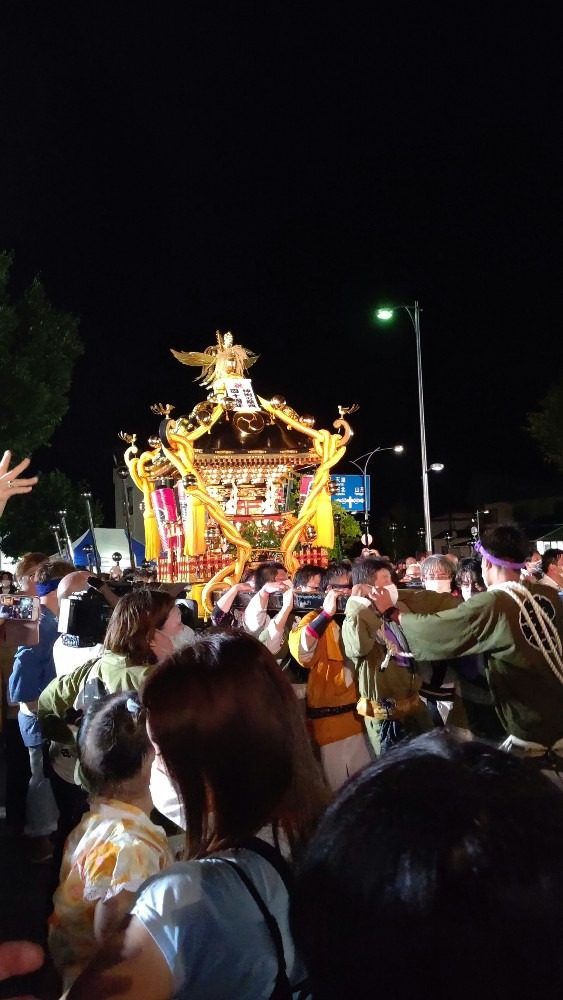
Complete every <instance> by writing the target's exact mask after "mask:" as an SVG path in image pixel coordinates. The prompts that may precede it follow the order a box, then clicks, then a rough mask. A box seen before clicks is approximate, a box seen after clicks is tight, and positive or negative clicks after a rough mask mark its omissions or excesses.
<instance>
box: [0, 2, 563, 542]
mask: <svg viewBox="0 0 563 1000" xmlns="http://www.w3.org/2000/svg"><path fill="white" fill-rule="evenodd" d="M448 8H449V13H445V12H444V11H445V10H446V5H442V4H435V5H432V4H425V5H418V6H417V8H416V9H413V8H412V7H411V6H410V5H409V6H407V5H406V4H401V3H394V4H391V5H386V6H385V8H384V7H383V5H381V4H374V3H369V4H368V3H366V4H354V3H346V4H331V5H328V4H325V5H320V4H315V3H310V4H300V5H291V4H284V5H283V6H282V5H276V4H264V3H261V4H258V3H242V2H238V3H236V4H235V3H232V4H213V3H190V4H189V5H188V4H183V5H180V4H178V5H173V4H166V3H164V4H160V5H158V6H154V7H153V8H151V9H150V10H149V11H148V12H143V11H142V9H141V5H128V4H123V5H120V4H112V5H110V4H103V3H102V4H80V3H79V4H77V3H76V0H73V2H72V3H70V2H59V3H50V4H49V3H47V4H37V5H27V4H21V3H13V4H11V5H10V4H7V5H5V6H4V8H3V13H2V15H1V17H0V33H1V38H2V41H1V45H2V52H1V65H2V75H3V87H2V112H1V121H2V126H1V136H2V155H1V157H0V182H1V189H2V193H3V198H2V208H1V216H0V223H1V224H0V233H1V236H0V244H1V246H2V247H3V248H5V249H13V250H14V251H15V255H16V256H15V260H16V263H15V269H14V292H17V291H18V289H19V288H21V287H22V286H23V285H24V284H26V283H28V282H29V281H30V280H31V279H32V277H33V276H34V275H35V274H36V273H40V274H41V276H42V278H43V281H44V282H45V285H46V287H47V290H48V293H49V295H50V297H51V299H52V300H53V301H54V303H55V304H56V305H58V306H60V307H63V308H65V309H69V310H71V311H72V312H73V313H75V314H77V315H78V316H79V317H80V319H81V326H80V334H81V337H82V339H83V341H84V342H85V345H86V351H85V354H84V356H83V357H82V358H80V359H79V361H78V362H77V365H76V369H75V378H74V385H73V389H72V392H71V403H70V408H69V412H68V414H67V416H66V417H65V419H64V421H63V423H62V424H61V427H60V429H59V430H58V431H57V433H56V435H55V438H54V440H53V446H52V448H51V449H49V450H48V452H42V453H41V454H40V455H39V456H37V460H36V464H40V465H41V467H42V468H43V469H44V470H45V471H47V470H48V469H49V468H52V467H54V466H57V467H59V468H61V469H62V470H63V471H65V472H67V473H68V474H69V475H71V476H73V477H82V478H85V479H87V480H88V481H89V483H90V486H91V488H92V489H93V492H94V495H95V496H97V497H99V498H100V499H102V500H103V501H104V502H105V503H106V505H107V510H108V518H107V522H106V523H111V517H112V508H111V498H112V489H111V472H112V464H113V458H112V453H113V452H114V451H115V452H117V453H118V454H120V453H122V444H121V442H120V441H119V439H118V436H117V435H118V431H120V430H122V429H126V430H128V431H133V430H135V431H137V432H138V433H139V437H140V442H141V444H142V445H143V444H144V442H145V441H146V437H147V436H148V435H149V434H150V433H154V432H155V431H156V427H157V418H155V417H153V415H152V414H151V413H150V411H149V406H150V404H151V403H154V402H157V401H160V402H170V403H173V404H174V405H175V407H176V409H175V414H176V415H179V414H181V413H185V412H188V411H189V410H190V409H191V407H192V406H193V404H194V403H195V402H196V401H198V400H200V399H202V398H204V395H205V390H201V389H199V388H198V386H197V384H196V383H194V382H193V378H194V375H195V374H196V373H197V370H192V369H189V368H185V367H183V366H181V365H180V364H179V363H178V362H177V361H176V360H175V359H174V358H173V357H172V355H171V354H170V351H169V348H170V347H174V348H176V349H178V350H196V351H201V350H203V349H204V348H205V347H206V346H208V345H210V344H212V343H213V342H214V339H215V338H214V333H215V330H216V329H220V330H222V331H225V330H227V329H229V330H231V331H232V332H233V334H234V336H235V340H236V341H237V342H239V343H242V344H243V345H244V346H246V347H248V348H249V349H251V350H254V351H256V352H257V353H259V354H260V360H259V361H258V362H257V363H256V365H255V366H254V368H253V369H252V373H251V374H252V377H253V382H254V386H255V389H256V390H257V391H258V392H259V393H260V394H261V395H264V396H270V395H272V394H274V393H276V392H279V393H282V394H283V395H285V396H286V398H287V400H288V402H289V403H290V405H291V406H293V408H294V409H296V410H297V411H298V412H299V413H312V414H314V415H315V417H316V418H317V426H330V423H331V422H332V420H334V419H335V418H336V417H337V415H338V414H337V405H338V404H343V405H350V404H352V403H358V404H359V405H360V410H359V411H358V413H357V414H356V415H355V416H354V417H353V418H351V423H352V426H353V427H354V429H355V438H354V440H353V443H352V444H351V445H350V447H349V451H348V454H349V455H350V457H356V456H358V455H360V454H362V453H363V452H366V451H368V450H371V449H372V448H376V447H378V446H381V447H385V446H388V445H393V444H395V443H398V442H401V443H403V444H404V445H405V448H406V452H405V454H404V455H403V456H402V457H400V458H399V457H396V456H395V455H393V454H392V453H384V454H382V455H376V456H375V457H374V459H373V460H372V462H371V464H370V469H369V471H370V472H371V475H372V509H373V511H374V513H375V512H376V511H377V512H378V513H386V512H387V511H389V510H390V509H391V507H392V505H393V504H395V503H396V502H397V501H399V500H405V501H407V502H409V503H411V504H418V505H419V506H420V508H422V500H421V483H420V471H421V470H420V445H419V421H418V399H417V377H416V354H415V340H414V332H413V329H412V326H411V324H410V322H409V319H408V316H407V315H406V313H399V315H398V317H397V319H396V321H395V322H394V323H393V324H392V325H387V326H386V327H377V326H376V325H374V324H373V322H372V321H371V315H372V311H373V309H374V308H375V306H377V305H380V304H384V303H389V302H396V303H408V304H412V303H413V302H414V301H415V300H418V301H419V302H420V306H421V308H422V310H423V311H422V314H421V332H422V366H423V376H424V392H425V410H426V434H427V450H428V461H429V462H436V461H441V462H444V463H445V466H446V468H445V469H444V471H443V472H442V473H441V474H440V475H439V476H433V477H432V478H431V483H430V491H431V492H430V499H431V507H432V513H433V514H439V513H444V512H446V511H447V510H452V509H453V510H455V509H460V508H461V509H463V508H464V507H465V509H467V507H466V505H467V504H468V503H471V504H472V505H474V506H475V505H479V504H480V505H484V504H485V503H491V502H494V501H496V500H501V499H511V498H512V497H516V495H517V494H518V495H519V496H524V495H528V496H529V495H535V494H537V493H538V492H540V493H541V492H542V491H545V492H549V493H552V494H553V493H557V492H558V493H560V494H561V493H563V484H562V483H561V477H557V476H556V475H555V474H554V473H553V472H552V471H550V469H549V467H547V466H546V465H545V463H544V461H543V459H542V457H541V454H540V452H539V449H538V448H537V446H536V445H535V444H534V442H533V441H532V440H531V439H530V438H529V436H528V434H527V433H526V431H525V429H524V428H525V424H526V414H527V413H528V412H529V411H530V410H532V409H534V408H536V407H537V404H538V402H539V400H540V399H541V398H542V397H543V396H544V395H545V392H546V390H547V388H548V387H549V386H550V385H551V383H552V382H553V381H555V380H557V379H558V378H559V377H560V366H561V356H562V350H561V327H560V317H561V316H562V315H563V282H562V277H563V249H562V244H561V223H562V216H563V213H562V207H563V205H562V202H563V193H562V192H563V142H562V140H561V125H560V106H561V97H562V86H561V82H562V81H561V70H560V65H561V60H560V56H559V54H558V52H557V51H556V46H557V44H558V38H559V37H560V28H561V24H560V23H558V18H557V14H556V13H552V14H551V21H550V20H549V19H548V18H546V13H545V10H544V11H543V12H542V14H541V19H540V16H539V14H538V13H535V11H534V8H533V6H532V5H531V4H518V3H513V4H510V5H509V4H500V3H497V4H496V5H495V4H487V5H484V4H483V5H482V7H480V6H479V5H478V4H476V5H467V4H465V5H460V4H453V5H448ZM491 8H496V9H495V10H492V9H491ZM23 412H24V410H23V407H22V413H23ZM338 471H339V472H344V471H345V472H349V473H353V472H355V471H356V470H355V469H354V467H353V466H351V465H349V464H348V463H343V464H342V465H341V466H339V467H338ZM421 523H422V509H421Z"/></svg>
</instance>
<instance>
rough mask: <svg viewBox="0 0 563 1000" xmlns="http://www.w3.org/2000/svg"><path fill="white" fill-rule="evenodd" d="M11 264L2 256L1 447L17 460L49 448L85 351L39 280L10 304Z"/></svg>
mask: <svg viewBox="0 0 563 1000" xmlns="http://www.w3.org/2000/svg"><path fill="white" fill-rule="evenodd" d="M12 263H13V254H12V253H8V252H6V251H3V252H0V358H1V359H2V364H1V366H0V398H1V399H2V411H1V413H0V448H1V449H2V451H4V449H5V448H9V449H10V450H11V452H12V454H13V456H14V461H17V460H19V459H21V458H25V457H26V455H31V454H33V452H34V451H36V449H37V448H39V447H40V446H41V445H46V444H48V442H49V440H50V438H51V437H52V435H53V432H54V431H55V429H56V427H57V426H58V424H59V423H60V421H61V419H62V418H63V416H64V414H65V413H66V411H67V409H68V392H69V389H70V384H71V378H72V370H73V367H74V362H75V360H76V358H77V357H78V355H79V354H81V353H82V352H83V350H84V348H83V345H82V344H81V342H80V340H79V338H78V333H77V331H78V319H77V318H76V317H75V316H72V315H71V314H70V313H66V312H62V311H60V310H58V309H56V308H55V307H54V306H53V305H52V304H51V303H50V302H49V300H48V298H47V295H46V292H45V289H44V287H43V285H42V283H41V281H40V280H39V278H35V279H34V280H33V281H32V283H31V285H30V286H29V288H27V289H26V290H25V291H24V293H23V295H22V297H21V299H20V300H19V301H18V302H16V303H11V302H10V298H9V287H8V286H9V280H10V271H11V268H12ZM14 506H15V505H14Z"/></svg>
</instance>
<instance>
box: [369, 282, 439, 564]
mask: <svg viewBox="0 0 563 1000" xmlns="http://www.w3.org/2000/svg"><path fill="white" fill-rule="evenodd" d="M397 309H404V310H405V311H406V312H407V313H408V314H409V319H410V321H411V323H412V325H413V328H414V334H415V338H416V365H417V372H418V415H419V422H420V456H421V462H422V502H423V506H424V532H425V536H426V551H427V552H432V551H433V549H432V531H431V527H430V498H429V493H428V468H429V467H428V461H427V458H426V427H425V424H424V393H423V387H422V357H421V351H420V308H419V305H418V302H415V303H414V306H406V305H399V306H386V307H385V308H381V309H376V312H375V316H376V319H379V320H382V321H383V322H388V321H389V320H390V319H393V316H394V314H395V310H397ZM437 464H438V463H435V465H437ZM442 468H443V466H442ZM430 469H432V471H436V472H437V471H438V470H437V469H435V466H434V465H431V466H430Z"/></svg>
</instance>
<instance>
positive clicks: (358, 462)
mask: <svg viewBox="0 0 563 1000" xmlns="http://www.w3.org/2000/svg"><path fill="white" fill-rule="evenodd" d="M380 451H394V452H395V454H396V455H400V454H401V452H402V451H404V448H403V446H402V444H394V445H389V447H387V448H382V447H381V446H380V447H379V448H374V449H373V451H367V452H366V453H365V455H358V457H357V458H349V459H348V461H349V462H351V463H352V465H355V466H356V468H357V469H359V470H360V472H361V473H362V480H363V490H364V519H363V521H362V527H363V529H364V534H363V535H362V539H363V538H365V542H364V544H365V545H370V541H369V539H370V538H371V535H370V533H369V508H368V487H367V483H368V477H367V471H368V465H369V462H370V459H371V458H373V456H374V455H377V453H378V452H380ZM362 463H363V464H362Z"/></svg>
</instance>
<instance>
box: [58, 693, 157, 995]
mask: <svg viewBox="0 0 563 1000" xmlns="http://www.w3.org/2000/svg"><path fill="white" fill-rule="evenodd" d="M77 745H78V756H79V759H80V763H81V767H82V773H83V775H84V777H85V779H86V780H87V782H88V786H89V801H90V811H89V812H88V813H86V814H85V816H84V818H83V819H82V820H81V822H80V823H79V824H78V826H77V827H76V828H75V829H74V830H73V831H72V833H71V834H70V836H69V837H68V839H67V842H66V845H65V853H64V857H63V863H62V866H61V874H60V883H59V887H58V889H57V890H56V892H55V895H54V898H53V907H54V909H53V914H52V915H51V917H50V920H49V949H50V951H51V955H52V958H53V962H54V964H55V967H56V968H57V970H58V972H59V974H60V975H61V977H62V982H63V988H64V989H65V990H67V989H68V988H69V987H70V986H71V985H72V983H73V981H74V980H75V979H76V977H77V975H78V974H79V973H80V971H81V970H82V969H83V968H84V966H85V965H86V964H87V962H88V961H89V959H90V958H91V956H92V955H93V954H94V952H95V951H96V950H97V947H98V946H99V945H100V944H101V943H102V942H103V941H104V940H105V939H106V937H107V936H108V934H110V933H111V932H112V931H113V930H114V929H115V928H116V927H117V925H118V924H119V923H120V922H121V920H122V918H123V917H124V915H125V914H126V913H128V911H129V909H130V907H131V905H132V904H133V901H134V899H135V893H136V890H137V889H138V888H139V886H140V885H141V883H142V882H144V880H145V879H146V878H147V877H148V876H149V875H155V874H157V873H158V872H160V871H162V869H163V868H164V867H165V866H166V865H167V864H168V863H169V862H170V861H171V860H172V858H171V855H170V851H169V847H168V842H167V838H166V834H165V832H164V830H163V829H162V828H161V827H159V826H155V825H154V823H152V822H151V820H150V819H149V814H150V812H151V810H152V801H151V797H150V792H149V778H150V772H151V765H152V761H153V758H154V751H153V749H152V746H151V743H150V741H149V738H148V736H147V731H146V725H145V720H144V712H142V711H141V709H140V706H139V703H138V702H137V700H136V697H133V696H132V694H128V693H127V692H125V693H121V694H111V695H107V696H105V697H103V698H100V699H99V700H97V701H96V702H94V704H93V705H92V706H91V707H90V708H89V709H88V710H87V712H86V715H85V716H84V719H83V721H82V724H81V725H80V728H79V731H78V740H77Z"/></svg>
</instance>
